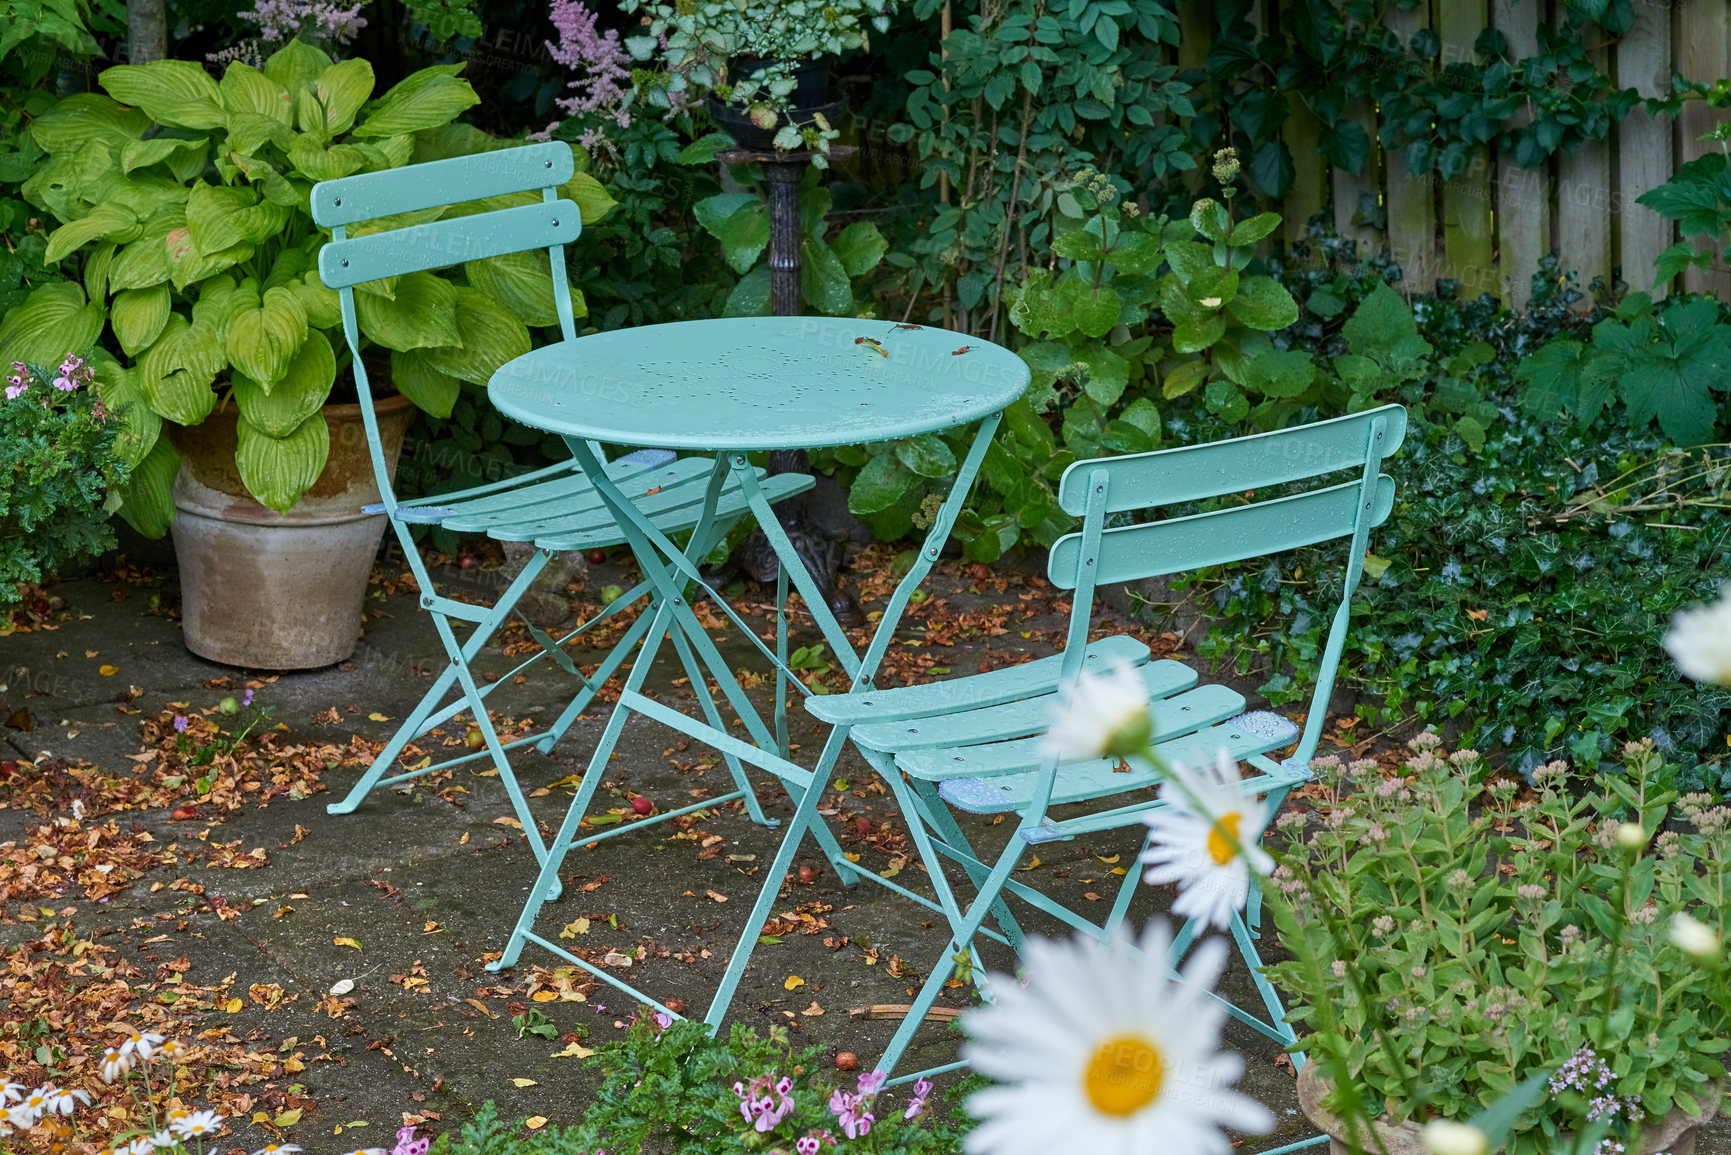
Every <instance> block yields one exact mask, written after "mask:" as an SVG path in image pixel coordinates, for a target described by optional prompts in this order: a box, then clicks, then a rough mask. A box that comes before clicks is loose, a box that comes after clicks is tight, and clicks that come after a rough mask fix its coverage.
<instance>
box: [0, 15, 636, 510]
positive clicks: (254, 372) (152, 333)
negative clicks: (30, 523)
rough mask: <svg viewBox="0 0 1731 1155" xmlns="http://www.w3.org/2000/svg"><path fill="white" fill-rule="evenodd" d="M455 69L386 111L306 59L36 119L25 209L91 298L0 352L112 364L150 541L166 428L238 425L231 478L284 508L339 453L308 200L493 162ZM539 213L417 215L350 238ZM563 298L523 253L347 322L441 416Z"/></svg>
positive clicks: (160, 64)
mask: <svg viewBox="0 0 1731 1155" xmlns="http://www.w3.org/2000/svg"><path fill="white" fill-rule="evenodd" d="M460 68H461V66H460V65H439V66H435V67H432V68H426V69H422V70H421V71H419V72H416V73H414V74H412V75H411V76H409V77H407V78H406V79H404V80H403V81H402V83H400V84H398V85H397V86H395V87H394V88H392V89H391V90H390V91H389V92H387V93H385V94H384V95H383V96H381V97H378V98H377V99H374V98H373V71H372V66H371V65H370V64H368V63H367V62H366V61H364V60H345V61H343V62H341V63H337V64H333V63H331V61H330V59H329V57H327V56H326V55H325V54H324V53H322V52H320V51H318V50H317V49H315V48H313V47H311V46H310V45H307V44H304V43H301V42H298V41H296V42H292V43H290V44H288V45H286V46H285V47H283V48H282V49H281V50H279V51H278V52H276V53H275V54H274V55H272V56H271V57H270V58H269V59H268V60H267V61H266V62H265V65H264V67H263V68H262V69H258V68H253V67H252V66H250V65H248V64H245V63H239V62H235V63H231V64H229V65H228V67H227V68H226V70H225V71H224V73H223V76H222V78H221V80H220V81H219V80H216V79H213V78H212V77H211V76H210V75H209V74H207V73H206V72H205V70H204V69H203V68H202V67H200V66H199V65H196V64H191V63H188V62H184V61H173V60H163V61H156V62H153V63H151V64H146V65H141V66H120V67H116V68H110V69H108V70H107V71H105V72H104V73H103V74H102V76H101V82H102V86H103V88H104V89H106V91H107V95H103V94H100V93H85V94H80V95H77V96H73V97H70V98H68V99H66V100H64V101H61V102H60V103H59V104H57V105H56V106H55V107H53V108H52V109H50V110H49V111H47V112H45V113H44V114H43V115H41V116H39V117H38V118H36V120H35V122H34V124H33V125H32V126H31V133H32V136H33V137H34V139H35V141H36V142H37V144H39V145H40V146H41V147H42V148H43V149H44V150H45V151H46V152H47V153H48V155H49V159H48V161H47V163H46V164H44V165H43V166H42V167H41V168H40V169H39V170H38V171H37V173H36V174H35V175H34V176H32V177H31V179H30V180H29V181H28V182H26V184H25V185H24V188H23V192H24V195H25V196H26V197H27V198H28V199H29V200H30V201H31V203H32V204H34V205H37V206H38V207H40V208H42V209H44V210H46V211H47V212H48V213H51V214H52V215H53V216H54V217H56V218H57V219H59V220H60V221H62V222H64V223H63V224H62V225H61V226H60V227H59V228H58V229H57V230H55V231H54V233H53V234H52V235H51V236H50V238H49V241H48V251H47V258H48V260H49V261H50V262H54V261H59V260H61V259H63V258H65V257H68V256H71V255H73V254H75V253H77V254H82V255H83V258H84V260H83V266H84V275H83V283H82V284H79V283H77V282H72V281H68V282H64V283H61V284H54V285H47V286H44V287H42V288H40V289H37V290H36V291H35V292H34V293H32V294H31V296H30V297H29V298H28V299H27V300H26V301H25V302H24V303H23V304H21V305H19V306H18V307H16V308H15V309H13V310H12V311H11V312H10V313H8V314H7V315H6V317H5V318H4V320H3V321H0V348H5V349H6V350H8V351H9V355H10V356H15V357H19V358H21V359H24V360H34V361H41V362H48V361H52V360H53V359H56V358H58V357H60V356H61V355H63V354H64V353H65V351H66V349H67V348H69V347H70V348H83V347H85V346H88V345H91V344H94V343H98V342H100V343H102V344H103V345H104V347H106V348H108V349H109V350H111V351H113V352H115V353H118V354H119V357H118V358H117V359H112V360H109V361H108V362H106V363H105V364H104V365H103V366H102V367H101V368H100V371H99V374H98V383H99V388H100V389H101V392H102V395H103V398H104V400H105V401H106V402H107V403H108V405H109V406H110V408H113V409H117V410H124V412H125V413H126V414H127V415H128V418H127V419H128V420H129V421H130V422H131V423H132V425H133V432H134V434H135V436H136V438H137V440H138V441H139V442H141V443H143V453H142V455H141V456H140V457H139V460H138V463H137V469H136V470H135V472H134V476H133V481H132V483H131V484H130V485H129V487H128V489H127V492H126V500H125V504H124V505H123V506H122V512H123V514H124V515H125V516H127V518H128V520H130V521H131V522H132V523H133V524H134V525H135V526H137V527H138V528H139V529H140V530H141V531H143V532H146V533H154V534H160V533H161V532H163V530H164V529H165V528H166V526H167V523H168V519H169V518H170V517H171V516H172V510H173V506H172V502H171V499H170V496H169V485H170V484H171V482H172V481H173V477H174V474H175V471H176V468H177V459H176V457H175V454H174V450H173V449H172V448H171V447H170V445H169V444H168V442H167V440H166V439H163V438H161V437H160V423H161V421H164V420H166V421H172V422H175V423H178V424H180V425H196V424H198V423H199V422H201V421H203V420H204V419H205V418H206V417H208V416H209V415H210V414H211V413H212V412H213V411H214V410H215V409H216V408H217V407H218V406H219V405H228V404H233V405H235V406H237V407H238V410H239V447H238V450H237V456H236V466H237V468H238V471H239V474H240V477H241V480H242V481H243V482H244V483H245V484H246V487H247V489H248V490H249V491H251V493H252V494H253V496H255V497H257V498H258V499H259V500H260V501H261V502H263V503H264V504H265V505H267V506H270V507H271V508H273V509H276V510H279V511H280V510H286V509H288V508H290V507H291V506H293V505H294V504H295V502H296V501H298V500H299V499H300V496H301V495H302V494H303V493H304V492H305V491H306V490H307V489H308V488H309V487H310V486H311V485H312V484H313V482H314V481H315V480H316V479H317V478H318V476H319V473H320V471H321V470H322V469H323V468H324V463H325V458H326V456H327V454H328V451H329V439H328V434H327V430H326V426H325V421H324V417H323V416H322V414H321V412H320V410H321V407H322V406H323V405H324V404H325V402H326V399H327V398H328V397H329V395H330V393H331V388H332V385H333V384H334V382H335V381H336V379H337V378H338V376H339V374H340V373H341V372H343V371H344V369H345V367H346V366H345V362H346V359H347V353H346V350H345V351H344V353H343V354H341V355H340V356H339V354H338V352H337V350H338V349H341V348H343V342H342V341H341V340H340V338H337V339H333V333H334V330H335V329H336V327H337V326H338V325H339V324H340V323H341V315H340V313H339V310H338V301H337V295H336V293H334V292H332V291H331V290H329V289H327V288H325V287H324V285H323V283H322V282H321V281H320V280H319V277H318V272H317V254H318V250H319V248H320V246H321V245H323V244H324V242H325V241H326V240H327V239H328V234H327V233H325V232H324V231H322V230H320V229H319V228H318V227H317V226H316V225H315V224H314V223H313V220H312V216H311V211H310V207H309V193H310V190H311V188H312V186H313V185H314V184H315V183H316V182H318V181H322V180H330V179H332V178H336V177H343V176H348V175H351V174H353V173H358V172H371V171H378V170H381V169H389V168H396V167H399V166H401V165H404V164H409V163H411V162H416V161H424V160H432V159H437V158H439V157H441V156H447V155H455V154H458V153H466V152H472V151H476V150H478V149H484V148H492V147H497V146H498V145H497V142H494V141H492V140H491V139H490V138H488V137H486V136H485V135H484V134H482V133H480V132H479V131H478V130H475V129H469V128H464V127H461V126H455V125H452V124H451V121H452V119H453V118H454V117H455V116H456V115H457V114H458V113H460V112H462V111H463V110H464V109H466V108H468V107H470V106H471V105H473V104H474V103H475V102H476V100H477V97H476V96H475V93H474V91H473V89H471V88H470V87H469V85H468V83H467V82H465V81H463V80H461V79H460V78H459V77H458V75H457V73H458V72H459V71H460ZM153 124H155V125H156V126H159V127H158V128H156V129H154V130H153V129H152V125H153ZM563 191H564V192H565V194H566V195H568V196H570V197H571V199H573V200H574V201H576V202H577V203H578V204H579V206H580V208H581V209H582V211H583V214H584V216H585V217H586V218H593V217H594V216H596V215H598V214H599V213H601V212H605V211H606V209H607V208H608V207H609V206H610V205H611V203H612V202H611V201H610V200H609V199H608V198H607V196H606V193H605V192H604V191H602V189H601V187H600V185H599V183H598V182H596V181H595V180H594V179H593V178H592V177H589V176H588V175H587V174H581V173H580V174H579V175H578V176H577V177H576V178H575V179H574V180H573V182H572V184H571V185H569V186H567V188H566V189H565V190H563ZM532 199H534V194H532V193H525V194H518V195H517V196H514V197H501V198H494V199H493V200H491V201H477V202H471V203H469V204H467V205H460V206H456V207H455V208H451V209H443V210H433V211H429V212H423V213H414V214H405V216H404V217H403V218H401V219H389V220H382V221H374V222H369V223H367V224H365V225H362V226H358V227H356V228H355V229H353V230H351V234H350V235H361V234H363V233H367V232H376V231H380V230H382V229H386V228H393V227H398V226H402V225H408V224H417V223H421V222H424V221H427V220H432V219H436V218H438V217H439V216H442V215H454V214H461V213H465V212H478V211H484V210H486V209H491V208H498V207H505V206H506V205H508V204H515V203H527V202H528V201H529V200H532ZM552 301H553V295H552V286H551V278H550V274H549V270H548V269H547V268H546V266H545V258H542V263H541V264H539V265H537V263H536V261H535V259H534V254H519V255H515V256H506V257H497V258H492V259H489V260H483V261H469V262H467V263H466V264H464V265H462V266H461V269H460V273H459V274H458V275H455V276H448V275H440V274H438V273H434V272H423V273H412V274H408V275H406V276H401V277H394V278H388V279H385V280H381V281H376V282H372V283H369V284H365V285H361V286H359V287H358V292H357V294H356V311H357V314H358V318H359V323H360V331H361V335H362V337H363V338H364V339H365V340H366V342H367V343H369V344H370V345H371V346H372V347H373V349H374V350H375V351H376V352H377V354H378V356H379V357H380V359H381V360H383V359H386V358H388V360H389V363H390V367H389V368H390V371H389V376H388V379H389V381H390V382H391V383H392V384H393V385H394V386H395V387H396V388H397V389H398V390H400V391H401V392H402V393H403V394H404V395H405V396H407V397H408V398H409V399H410V400H412V401H414V402H415V403H416V404H417V405H419V406H420V407H421V408H422V409H424V410H426V411H427V412H428V413H430V414H432V415H433V416H436V417H446V416H448V415H449V414H450V412H451V406H452V404H453V402H454V401H455V399H456V397H457V394H458V391H459V388H460V384H459V383H460V382H461V381H470V382H474V383H475V384H478V385H485V384H486V382H487V380H488V378H490V377H491V376H492V374H493V372H494V371H495V370H496V369H497V368H498V367H499V366H500V365H502V364H504V363H505V362H506V361H508V360H510V359H511V358H513V357H516V356H519V355H521V354H523V353H526V352H528V350H529V348H530V335H529V330H528V328H527V326H528V325H537V326H542V325H554V324H557V316H556V315H555V313H554V311H553V304H552Z"/></svg>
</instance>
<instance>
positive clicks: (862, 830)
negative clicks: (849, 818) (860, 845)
mask: <svg viewBox="0 0 1731 1155" xmlns="http://www.w3.org/2000/svg"><path fill="white" fill-rule="evenodd" d="M853 828H854V831H855V832H856V833H857V834H858V835H859V836H860V837H861V838H866V837H869V836H870V835H871V832H872V820H871V819H869V818H856V819H854V823H853Z"/></svg>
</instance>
